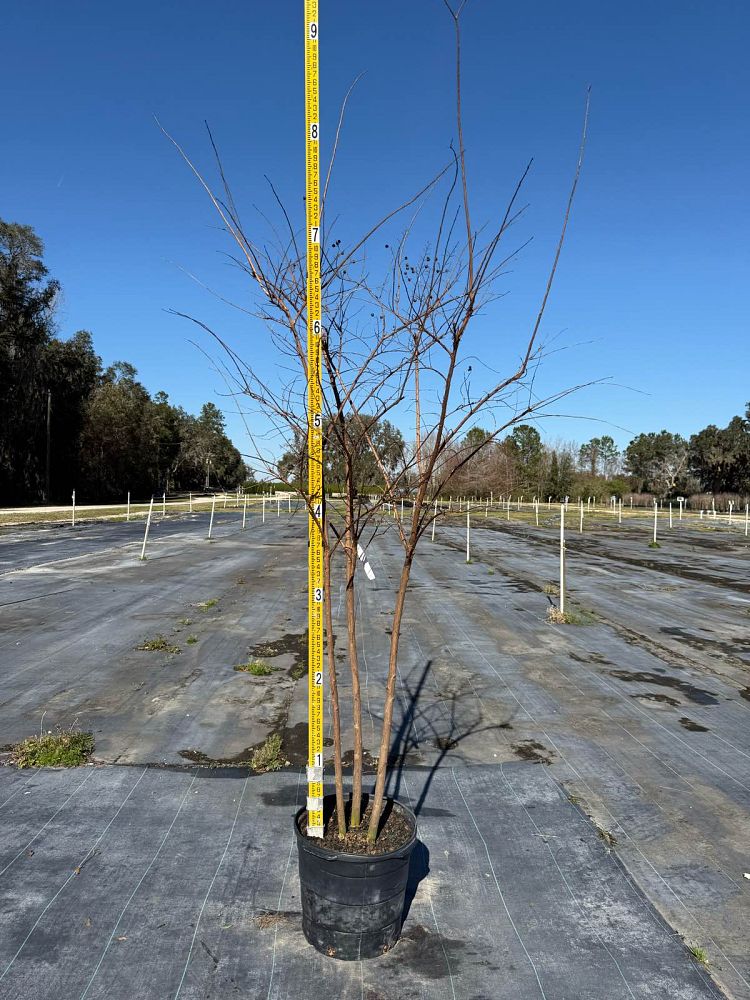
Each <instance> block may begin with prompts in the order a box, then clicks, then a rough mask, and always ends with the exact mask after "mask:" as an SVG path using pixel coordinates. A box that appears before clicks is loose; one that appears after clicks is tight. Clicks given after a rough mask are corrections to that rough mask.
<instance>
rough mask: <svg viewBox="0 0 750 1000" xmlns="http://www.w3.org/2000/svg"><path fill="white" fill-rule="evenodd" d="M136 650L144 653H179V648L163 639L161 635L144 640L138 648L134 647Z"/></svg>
mask: <svg viewBox="0 0 750 1000" xmlns="http://www.w3.org/2000/svg"><path fill="white" fill-rule="evenodd" d="M135 648H136V649H138V650H141V651H142V652H146V653H179V652H180V647H179V646H175V645H174V644H173V643H171V642H170V641H169V639H165V638H164V636H163V635H157V636H156V637H155V638H154V639H146V640H145V641H144V642H142V643H141V644H140V646H136V647H135Z"/></svg>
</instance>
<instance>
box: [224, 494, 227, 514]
mask: <svg viewBox="0 0 750 1000" xmlns="http://www.w3.org/2000/svg"><path fill="white" fill-rule="evenodd" d="M226 509H227V491H226V490H224V510H226Z"/></svg>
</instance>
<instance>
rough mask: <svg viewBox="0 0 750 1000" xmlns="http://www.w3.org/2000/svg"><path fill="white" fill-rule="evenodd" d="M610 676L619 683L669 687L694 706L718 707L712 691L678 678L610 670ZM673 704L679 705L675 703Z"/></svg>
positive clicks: (635, 671) (644, 671)
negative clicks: (632, 682)
mask: <svg viewBox="0 0 750 1000" xmlns="http://www.w3.org/2000/svg"><path fill="white" fill-rule="evenodd" d="M609 673H610V675H611V676H612V677H616V678H617V679H618V680H620V681H627V682H628V683H630V682H631V681H637V682H638V683H640V684H658V685H659V686H661V687H671V688H674V690H675V691H679V692H680V694H684V695H685V697H686V698H687V699H688V700H689V701H692V702H694V703H695V704H696V705H718V704H719V699H718V698H717V697H716V695H715V694H714V693H713V692H712V691H705V690H704V689H703V688H699V687H696V686H695V685H694V684H691V683H690V682H689V681H683V680H681V679H680V678H678V677H667V676H664V675H663V674H654V673H649V672H648V671H646V670H632V671H631V670H610V672H609ZM675 704H679V703H678V702H675Z"/></svg>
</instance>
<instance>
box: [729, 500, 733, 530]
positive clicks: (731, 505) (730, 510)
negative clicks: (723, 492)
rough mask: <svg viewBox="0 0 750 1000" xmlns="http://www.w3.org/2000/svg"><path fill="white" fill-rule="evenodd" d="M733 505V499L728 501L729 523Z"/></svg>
mask: <svg viewBox="0 0 750 1000" xmlns="http://www.w3.org/2000/svg"><path fill="white" fill-rule="evenodd" d="M733 507H734V500H730V501H729V523H730V524H731V523H732V508H733Z"/></svg>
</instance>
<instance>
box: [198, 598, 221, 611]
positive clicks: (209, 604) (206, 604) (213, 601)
mask: <svg viewBox="0 0 750 1000" xmlns="http://www.w3.org/2000/svg"><path fill="white" fill-rule="evenodd" d="M218 603H219V601H218V599H217V598H215V597H210V598H209V599H208V600H207V601H200V603H198V604H196V608H199V609H200V610H201V611H208V610H209V608H215V607H216V605H217V604H218Z"/></svg>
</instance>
